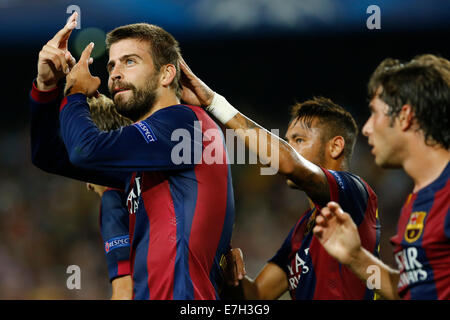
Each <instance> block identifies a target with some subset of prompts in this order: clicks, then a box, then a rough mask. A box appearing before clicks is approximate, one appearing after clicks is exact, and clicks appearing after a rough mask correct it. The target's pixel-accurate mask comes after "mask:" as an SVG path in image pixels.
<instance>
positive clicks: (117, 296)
mask: <svg viewBox="0 0 450 320" xmlns="http://www.w3.org/2000/svg"><path fill="white" fill-rule="evenodd" d="M111 285H112V296H111V300H131V299H133V280H132V278H131V276H130V275H126V276H122V277H118V278H115V279H114V280H113V281H112V282H111Z"/></svg>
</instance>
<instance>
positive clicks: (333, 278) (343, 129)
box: [181, 61, 380, 299]
mask: <svg viewBox="0 0 450 320" xmlns="http://www.w3.org/2000/svg"><path fill="white" fill-rule="evenodd" d="M181 66H182V71H183V78H182V79H183V86H184V91H183V100H184V101H187V102H188V103H190V104H197V105H203V106H209V107H208V108H207V109H209V111H210V112H212V114H213V115H215V116H216V118H217V119H218V120H219V121H221V122H222V123H223V124H224V125H225V126H226V127H227V128H231V129H235V130H236V131H235V132H236V135H237V136H238V137H239V138H241V139H242V140H243V141H245V142H246V144H247V146H248V147H249V148H250V149H252V151H254V152H255V153H256V154H258V156H259V158H260V159H263V161H261V162H262V163H270V165H271V166H272V167H274V168H278V172H279V173H280V174H283V175H285V176H286V177H287V178H288V184H289V185H290V186H291V187H294V188H298V189H300V190H303V191H305V193H306V194H307V196H308V197H309V199H310V204H311V207H310V209H309V210H307V211H306V212H305V213H304V214H303V215H301V217H300V219H299V220H298V222H297V223H296V224H295V226H294V227H293V228H292V229H291V231H290V232H289V235H288V236H287V238H286V240H285V241H284V243H283V245H282V247H281V248H280V250H279V251H278V252H277V254H276V255H275V256H274V257H273V258H272V259H270V260H269V262H268V263H267V264H266V265H265V266H264V268H263V269H262V271H261V272H260V273H259V275H258V276H257V277H256V279H255V280H252V279H250V278H248V277H245V278H244V279H243V280H242V282H241V285H242V289H243V294H244V298H246V299H277V298H279V297H280V296H281V295H282V294H283V293H284V292H286V291H287V290H289V292H290V294H291V297H292V299H373V298H374V293H373V291H372V290H369V289H368V288H367V287H366V285H365V284H363V283H361V282H360V281H359V279H358V278H357V277H355V276H354V275H353V274H352V273H351V271H350V270H348V269H347V268H346V267H344V266H342V265H340V264H339V263H338V262H337V261H335V260H334V259H333V257H331V256H330V255H329V254H328V253H327V252H326V251H325V250H324V249H323V248H322V246H321V245H320V243H319V242H318V241H317V239H316V238H315V237H313V233H312V229H313V227H314V222H315V217H316V215H317V214H318V212H319V211H320V209H321V208H322V206H324V205H326V203H327V202H328V201H330V200H334V201H339V202H340V203H342V205H343V206H344V207H346V208H349V209H350V210H351V211H349V212H352V219H353V220H354V221H355V223H356V224H357V225H358V233H359V234H360V236H361V238H362V239H364V240H363V246H364V247H365V248H366V249H367V250H369V251H370V252H373V253H374V254H377V253H378V244H379V236H380V234H379V231H380V230H379V222H378V218H377V197H376V195H375V193H374V192H373V190H372V189H371V188H370V186H369V185H368V184H367V183H366V182H364V181H363V180H362V179H361V178H359V177H358V176H356V175H354V174H351V173H349V172H347V170H348V167H349V162H350V159H351V155H352V152H353V147H354V144H355V142H356V138H357V135H358V129H357V125H356V123H355V121H354V119H353V117H352V116H351V115H350V114H349V113H348V112H347V111H345V110H344V109H343V108H342V107H340V106H338V105H336V104H334V103H333V102H332V101H331V100H329V99H325V98H315V99H312V100H308V101H305V102H304V103H300V104H297V105H296V106H294V108H293V110H292V118H291V121H290V123H289V128H288V131H287V133H286V139H287V140H288V142H289V143H287V142H286V141H284V140H281V139H280V138H278V137H276V136H272V135H271V134H270V133H269V132H267V131H266V130H265V129H263V128H261V127H260V126H259V125H257V124H256V123H254V122H253V121H252V120H250V119H248V118H246V117H245V116H244V115H242V114H241V113H239V112H238V111H237V110H236V109H234V108H233V107H232V106H231V105H229V104H228V103H227V102H226V100H225V99H224V98H223V97H221V96H219V95H217V94H216V93H214V92H213V91H212V90H211V89H209V88H208V87H207V86H206V85H205V84H204V83H203V82H202V81H200V80H199V79H198V78H197V77H196V76H195V75H194V74H193V73H192V71H191V70H190V69H189V67H188V66H187V65H186V64H185V63H184V61H182V64H181ZM252 132H255V133H256V134H254V136H256V137H257V139H258V140H260V141H261V137H263V139H264V137H265V140H262V141H267V143H268V147H267V149H270V148H271V147H272V148H277V153H278V154H279V158H278V159H273V158H270V157H267V155H266V154H265V152H264V151H262V150H263V148H261V147H260V148H258V145H259V143H258V144H250V143H248V140H247V139H246V138H245V137H246V136H249V133H252ZM274 142H276V143H274ZM273 154H274V153H273V152H272V154H271V156H273ZM277 160H278V161H277Z"/></svg>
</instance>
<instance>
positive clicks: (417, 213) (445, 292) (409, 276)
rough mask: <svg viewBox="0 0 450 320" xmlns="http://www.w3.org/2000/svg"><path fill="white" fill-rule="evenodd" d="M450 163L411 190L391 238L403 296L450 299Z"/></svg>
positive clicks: (407, 298) (424, 298)
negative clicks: (434, 175)
mask: <svg viewBox="0 0 450 320" xmlns="http://www.w3.org/2000/svg"><path fill="white" fill-rule="evenodd" d="M449 177H450V164H448V165H447V166H446V168H445V169H444V171H443V172H442V174H441V175H440V176H439V178H438V179H436V180H435V181H434V182H433V183H431V184H430V185H428V186H427V187H425V188H423V189H421V190H419V191H418V192H416V193H413V194H410V195H409V197H408V199H407V201H406V203H405V205H404V206H403V208H402V212H401V216H400V219H399V222H398V226H397V234H396V235H395V236H394V237H392V238H391V242H392V243H393V245H394V246H395V250H394V255H395V260H396V261H397V264H398V267H399V270H400V281H399V288H398V289H399V295H400V297H402V298H403V299H406V300H409V299H414V300H416V299H418V300H435V299H444V300H448V299H450V179H449Z"/></svg>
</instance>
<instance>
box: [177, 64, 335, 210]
mask: <svg viewBox="0 0 450 320" xmlns="http://www.w3.org/2000/svg"><path fill="white" fill-rule="evenodd" d="M180 66H181V70H182V78H181V79H182V85H183V95H182V100H183V101H185V102H186V103H189V104H194V105H201V106H208V107H207V110H208V111H210V112H211V113H212V114H213V115H214V116H215V117H216V118H217V119H218V120H219V121H220V122H222V123H223V124H224V125H225V126H226V127H227V128H230V129H234V130H235V134H236V135H237V136H238V137H239V138H240V139H241V140H242V141H243V142H244V143H245V145H246V147H247V148H249V149H250V150H252V151H253V152H254V153H255V154H257V155H258V158H259V160H260V162H261V163H263V164H268V165H269V166H271V167H272V168H273V169H275V170H278V172H279V173H281V174H283V175H285V176H286V177H288V178H289V179H290V180H292V181H293V182H294V183H295V184H296V185H297V186H298V187H299V188H300V189H302V190H304V191H305V192H306V193H307V194H308V196H309V197H310V198H312V199H313V200H314V201H316V202H318V203H326V202H327V201H329V199H330V198H329V193H330V191H329V187H328V182H327V179H326V177H325V174H324V173H323V171H322V170H321V169H320V167H318V166H316V165H315V164H313V163H311V162H310V161H308V160H306V159H305V158H303V157H302V156H301V155H299V154H298V153H297V152H296V151H295V150H294V148H292V147H291V146H290V145H289V144H288V143H287V142H286V141H285V140H283V139H281V138H279V137H278V136H276V135H274V134H272V133H270V132H269V131H267V130H266V129H264V128H263V127H261V126H260V125H258V124H257V123H255V122H254V121H253V120H251V119H249V118H247V117H246V116H245V115H243V114H242V113H240V112H239V111H238V110H236V109H234V108H233V107H232V106H231V105H230V104H228V102H226V100H225V98H223V97H221V96H219V95H218V94H216V93H214V91H212V90H211V89H210V88H209V87H208V86H207V85H206V84H205V83H203V82H202V81H201V80H200V79H199V78H197V77H196V76H195V74H194V73H193V72H192V71H191V70H190V68H189V67H188V66H187V64H186V63H185V62H184V60H183V59H182V58H181V63H180ZM249 137H252V138H254V139H256V142H257V143H251V139H250V138H249ZM264 141H265V142H266V143H267V145H266V146H265V147H266V148H264V147H262V148H261V147H260V145H262V144H263V143H264ZM269 150H270V154H268V152H267V151H269Z"/></svg>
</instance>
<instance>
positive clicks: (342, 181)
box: [325, 169, 373, 192]
mask: <svg viewBox="0 0 450 320" xmlns="http://www.w3.org/2000/svg"><path fill="white" fill-rule="evenodd" d="M325 170H326V171H327V172H328V173H329V175H331V176H332V177H333V178H334V180H335V181H336V183H337V184H338V186H339V187H340V188H341V189H343V190H345V189H346V188H348V187H349V186H353V187H358V188H362V189H365V190H366V191H367V192H370V191H373V190H372V188H371V187H370V185H369V184H368V183H367V182H366V181H364V179H362V178H361V177H360V176H358V175H356V174H354V173H352V172H349V171H335V170H329V169H325Z"/></svg>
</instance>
